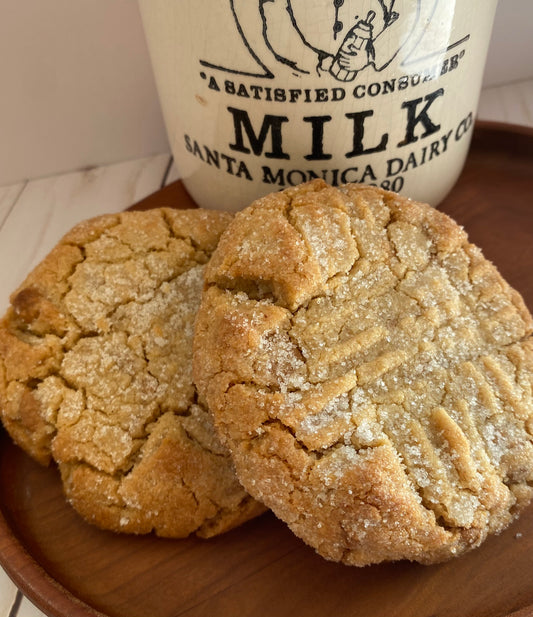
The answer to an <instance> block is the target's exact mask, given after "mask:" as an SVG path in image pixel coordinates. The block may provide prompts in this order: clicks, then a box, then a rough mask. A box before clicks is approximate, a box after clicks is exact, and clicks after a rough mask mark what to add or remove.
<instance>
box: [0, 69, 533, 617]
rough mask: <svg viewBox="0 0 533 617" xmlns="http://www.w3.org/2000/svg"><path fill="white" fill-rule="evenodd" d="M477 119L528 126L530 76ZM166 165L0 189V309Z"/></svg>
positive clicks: (166, 171) (498, 93)
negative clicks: (58, 252)
mask: <svg viewBox="0 0 533 617" xmlns="http://www.w3.org/2000/svg"><path fill="white" fill-rule="evenodd" d="M479 118H480V119H484V120H492V121H501V122H507V123H512V124H521V125H525V126H530V127H532V128H533V79H532V80H529V81H525V82H517V83H514V84H510V85H507V86H498V87H493V88H489V89H486V90H484V91H483V92H482V96H481V100H480V106H479ZM170 163H171V157H170V155H166V154H164V155H158V156H154V157H149V158H143V159H138V160H134V161H127V162H124V163H119V164H115V165H109V166H103V167H98V168H94V169H89V170H84V171H78V172H73V173H69V174H64V175H60V176H55V177H50V178H42V179H36V180H32V181H28V182H23V183H19V184H13V185H10V186H5V187H0V264H1V267H0V312H2V313H3V312H4V310H5V307H6V306H7V303H8V298H9V294H10V293H11V291H13V289H14V288H15V287H16V286H17V285H18V284H19V283H20V282H21V281H22V279H23V277H24V276H25V274H26V273H27V272H28V271H29V270H30V269H31V268H32V267H33V266H34V265H35V264H36V263H37V262H38V261H39V260H41V259H42V257H43V256H44V255H45V254H46V253H47V252H48V251H49V250H50V249H51V248H52V246H53V245H54V244H55V243H56V242H57V240H58V239H59V238H60V237H61V235H62V234H63V233H65V232H66V231H67V230H68V229H69V228H70V227H72V225H74V224H75V223H77V222H79V221H81V220H83V219H85V218H89V217H91V216H96V215H98V214H102V213H104V212H117V211H120V210H123V209H125V208H126V207H128V206H129V205H131V204H132V203H134V202H136V201H138V200H140V199H142V198H143V197H144V196H146V195H148V194H150V193H152V192H154V191H156V190H158V189H159V188H161V187H162V186H164V185H165V184H166V183H169V182H171V181H173V180H175V179H176V178H177V172H176V170H175V169H174V168H173V167H170V168H169V165H170ZM532 171H533V170H532ZM14 256H15V257H14ZM17 616H18V617H43V613H41V611H40V610H39V609H38V608H36V607H35V606H34V605H33V604H32V603H31V602H29V601H28V600H27V599H26V598H24V597H23V596H22V594H21V593H20V592H19V591H18V590H17V589H16V587H15V586H14V585H13V583H12V582H11V580H10V579H9V578H8V576H7V575H6V574H5V573H4V571H3V570H2V569H1V568H0V617H17ZM54 617H56V616H54ZM57 617H63V616H57ZM132 617H134V616H132ZM154 617H156V616H154Z"/></svg>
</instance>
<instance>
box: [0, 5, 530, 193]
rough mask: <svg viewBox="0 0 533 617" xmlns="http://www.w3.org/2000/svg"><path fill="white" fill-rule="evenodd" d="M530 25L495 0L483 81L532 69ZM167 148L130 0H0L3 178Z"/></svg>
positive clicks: (520, 12)
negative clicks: (493, 24) (494, 21)
mask: <svg viewBox="0 0 533 617" xmlns="http://www.w3.org/2000/svg"><path fill="white" fill-rule="evenodd" d="M199 1H202V0H199ZM459 1H461V2H468V1H469V0H459ZM532 26H533V0H500V4H499V7H498V11H497V15H496V23H495V28H494V33H493V37H492V41H491V47H490V51H489V56H488V61H487V68H486V73H485V80H484V84H485V86H493V85H499V84H502V83H509V82H512V81H517V80H521V79H527V78H532V77H533V34H532V29H533V28H532ZM168 151H169V147H168V143H167V140H166V136H165V131H164V126H163V121H162V118H161V114H160V110H159V104H158V101H157V94H156V91H155V85H154V81H153V78H152V74H151V69H150V63H149V58H148V52H147V49H146V44H145V41H144V36H143V31H142V25H141V22H140V18H139V13H138V9H137V4H136V1H135V0H0V186H3V185H6V184H10V183H14V182H18V181H20V180H23V179H26V178H35V177H41V176H46V175H50V174H55V173H59V172H63V171H69V170H73V169H79V168H82V167H87V166H92V165H100V164H106V163H112V162H115V161H121V160H126V159H132V158H139V157H143V156H148V155H151V154H155V153H160V152H168Z"/></svg>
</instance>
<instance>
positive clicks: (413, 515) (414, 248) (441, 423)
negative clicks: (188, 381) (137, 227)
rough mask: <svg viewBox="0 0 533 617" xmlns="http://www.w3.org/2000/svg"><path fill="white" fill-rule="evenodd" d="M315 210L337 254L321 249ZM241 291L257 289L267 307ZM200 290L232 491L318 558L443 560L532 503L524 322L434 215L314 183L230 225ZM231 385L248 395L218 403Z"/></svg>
mask: <svg viewBox="0 0 533 617" xmlns="http://www.w3.org/2000/svg"><path fill="white" fill-rule="evenodd" d="M325 212H326V213H327V214H329V213H335V216H334V219H335V225H333V226H332V228H333V230H334V231H332V233H333V234H337V235H338V236H340V238H341V239H339V240H338V241H337V243H336V245H337V246H341V245H342V246H344V247H345V249H346V250H347V251H348V253H349V255H348V256H347V255H346V254H344V253H343V252H342V251H336V250H334V251H332V252H331V253H330V252H328V251H327V246H328V236H327V234H324V233H322V228H323V226H324V224H325V223H324V221H327V220H328V218H327V216H324V213H325ZM295 213H298V214H295ZM295 220H299V221H300V224H299V226H298V228H297V229H296V227H295V225H294V221H295ZM259 228H261V230H262V231H261V234H262V236H263V237H266V240H263V245H262V246H261V249H260V250H259V249H258V247H257V246H256V244H255V240H254V239H255V236H256V235H257V230H258V229H259ZM330 231H331V230H330ZM349 237H351V238H352V241H351V242H350V240H349ZM289 238H290V239H291V240H293V239H294V238H296V240H297V241H292V242H291V245H290V246H289V243H288V240H287V239H289ZM321 238H322V239H323V240H322V244H321V240H320V239H321ZM345 238H346V239H345ZM348 247H351V249H350V248H348ZM267 249H269V250H267ZM239 280H249V281H252V282H254V283H256V284H257V285H261V284H263V281H265V280H266V281H268V284H269V287H270V289H271V290H272V294H273V298H253V297H251V298H250V297H249V296H248V295H247V293H246V289H245V288H242V287H241V288H239V287H235V286H234V285H233V284H232V283H233V282H235V281H239ZM207 281H208V284H209V285H210V287H209V289H208V291H207V294H206V295H205V296H204V303H205V304H204V306H202V308H201V310H200V319H199V322H198V323H199V325H198V327H197V336H198V337H199V343H198V345H197V346H196V349H197V354H198V356H200V357H201V358H202V359H203V362H202V363H200V362H198V365H197V366H198V370H197V381H198V384H199V387H200V390H201V392H202V393H204V394H205V395H206V396H207V399H208V403H209V404H210V407H211V408H212V410H213V411H214V414H215V417H216V419H217V422H218V424H219V427H220V428H221V430H222V432H223V434H224V435H225V439H226V441H227V442H228V443H229V445H230V447H231V448H232V451H233V454H234V458H235V460H236V461H237V470H238V474H239V477H240V479H241V481H242V482H243V484H244V485H245V486H246V487H247V488H248V489H249V490H250V492H251V493H252V494H254V495H255V496H258V497H259V498H261V499H265V502H266V503H267V505H269V506H270V507H271V508H273V509H274V511H275V512H276V513H277V514H278V515H279V516H281V518H283V519H284V520H286V521H287V522H289V524H290V525H291V526H292V528H293V530H294V531H296V533H297V534H298V535H300V536H301V537H303V538H304V539H307V541H309V542H310V543H311V544H312V545H313V546H315V548H317V549H318V550H319V552H321V553H322V554H324V555H325V556H327V557H329V558H332V559H339V558H340V559H345V560H347V561H348V562H349V563H356V564H361V563H365V562H368V561H372V560H377V561H379V560H381V559H383V558H384V559H387V558H401V557H407V558H414V559H419V560H421V561H438V560H441V559H444V558H447V557H449V556H451V555H453V554H457V553H460V552H462V551H463V550H465V549H466V548H468V547H473V546H477V545H479V543H480V542H481V541H483V539H484V538H485V537H486V535H487V534H488V533H492V532H497V531H499V530H501V529H502V528H504V527H506V526H507V525H508V524H509V522H510V521H511V520H512V518H513V516H514V515H515V513H516V512H517V511H518V510H520V509H521V508H522V507H523V506H524V505H525V504H526V503H527V501H528V500H529V498H530V495H531V492H532V479H533V478H532V474H533V443H532V441H533V439H532V433H533V426H532V419H531V415H532V402H531V367H532V356H533V345H532V343H531V332H532V321H531V316H530V315H529V313H528V311H527V309H526V308H525V305H524V304H523V301H522V299H521V298H520V297H519V295H518V294H517V293H516V292H514V291H513V290H512V289H511V288H510V287H509V286H508V285H507V284H506V283H505V281H503V279H502V278H501V276H500V275H499V274H498V272H497V271H496V269H495V268H494V267H493V266H492V265H491V264H490V263H488V262H487V261H486V260H485V259H484V258H483V256H482V254H481V252H480V251H479V249H477V248H476V247H474V246H473V245H471V244H469V243H468V240H467V237H466V234H465V232H464V231H463V230H462V229H461V228H460V227H459V226H458V225H456V224H455V223H454V222H453V221H451V220H450V219H448V218H447V217H446V216H445V215H443V214H442V213H439V212H437V211H435V210H432V209H430V208H429V207H427V206H423V205H421V204H416V203H414V202H410V201H408V200H403V199H401V198H398V197H396V196H394V195H392V194H386V193H384V192H382V191H379V190H376V191H374V190H373V189H370V188H365V187H359V188H355V187H347V188H345V189H341V191H336V190H335V189H330V188H328V187H326V186H325V185H324V184H323V183H321V182H320V181H317V182H314V183H309V184H308V185H304V187H303V188H299V189H289V190H288V191H285V192H284V193H278V194H276V195H274V196H270V197H267V198H264V199H262V200H259V201H258V202H256V204H254V205H253V206H252V207H251V208H248V209H247V210H246V211H245V212H244V213H242V214H240V215H237V216H236V218H235V221H234V223H233V224H232V225H231V227H230V230H229V232H228V233H227V234H226V235H225V236H224V237H223V238H222V240H221V243H220V245H219V247H218V249H217V251H216V252H215V254H214V256H213V258H212V260H211V263H210V265H208V269H207ZM228 281H229V283H227V282H228ZM206 315H209V319H211V320H212V322H211V323H207V321H203V320H202V316H206ZM204 319H205V317H204ZM216 346H218V347H219V349H220V351H218V352H217V351H216ZM206 347H207V349H209V353H211V354H213V356H214V358H212V359H206V358H205V355H204V354H203V352H202V349H204V348H206ZM237 351H238V352H239V353H244V358H243V357H242V356H241V357H240V358H238V359H237V355H238V353H237ZM269 369H270V370H269ZM272 369H275V370H272ZM230 375H231V380H232V381H233V383H235V382H243V384H246V385H243V386H242V387H240V388H232V389H230V390H227V389H226V386H225V384H226V383H228V381H227V380H228V379H230ZM348 376H349V378H348ZM480 376H481V377H480ZM343 379H345V380H346V379H347V381H346V383H345V386H346V387H344V388H340V389H339V390H337V389H335V388H331V386H328V384H333V383H339V381H338V380H343ZM208 382H211V383H210V384H209V383H208ZM325 390H328V391H329V396H325V395H324V393H325ZM270 418H277V419H278V420H280V423H275V424H272V423H269V422H268V420H269V419H270ZM283 426H285V427H287V430H284V429H283ZM255 435H259V437H260V439H255V438H254V436H255ZM293 435H294V437H293ZM297 443H301V444H304V445H305V446H306V448H307V449H309V450H315V451H317V452H320V453H321V456H320V458H319V459H316V457H310V456H308V455H307V454H306V452H305V449H301V448H296V444H297ZM299 476H300V477H301V481H300V480H298V477H299ZM274 478H276V480H274ZM310 478H314V480H313V481H314V482H315V484H312V482H311V480H310ZM295 479H296V480H295ZM303 479H305V481H304V480H303ZM276 483H277V484H278V485H279V486H276ZM321 487H322V488H321ZM324 487H325V490H324ZM350 491H351V493H350ZM352 493H353V494H352ZM297 503H299V504H300V506H299V508H300V510H299V514H298V516H296V512H295V509H296V505H295V504H297ZM376 508H377V510H376ZM302 509H303V510H304V512H305V514H304V520H303V521H302V516H301V511H302ZM339 512H341V513H342V514H340V515H339V514H338V513H339ZM365 512H367V515H365ZM399 513H401V514H399ZM339 517H343V518H342V520H338V519H339ZM402 517H403V518H404V520H402ZM404 523H405V524H404ZM380 534H381V537H380ZM410 534H411V535H410ZM417 534H418V535H417ZM365 537H366V538H368V544H366V545H365ZM392 537H394V538H395V539H394V541H393V540H392V539H391V538H392ZM371 543H372V548H369V547H370V546H371ZM346 544H348V547H346ZM387 545H389V546H390V547H392V548H387ZM395 547H397V548H395ZM346 548H348V549H349V550H346ZM387 551H389V552H387ZM390 551H392V556H391V553H390ZM394 551H396V552H394Z"/></svg>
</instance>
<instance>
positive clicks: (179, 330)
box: [0, 208, 264, 537]
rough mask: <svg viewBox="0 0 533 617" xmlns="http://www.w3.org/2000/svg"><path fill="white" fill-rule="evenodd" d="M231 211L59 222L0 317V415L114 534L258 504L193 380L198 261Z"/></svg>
mask: <svg viewBox="0 0 533 617" xmlns="http://www.w3.org/2000/svg"><path fill="white" fill-rule="evenodd" d="M230 219H231V216H230V215H227V214H224V213H216V212H209V211H203V210H172V209H165V208H161V209H157V210H151V211H147V212H125V213H121V214H117V215H107V216H101V217H98V218H95V219H92V220H89V221H86V222H83V223H81V224H79V225H77V226H76V227H75V228H74V229H72V230H71V231H70V232H69V233H68V234H67V235H66V236H65V237H64V238H63V239H62V240H61V241H60V242H59V244H58V245H57V246H56V247H55V248H54V249H53V250H52V251H51V253H50V254H49V255H48V256H47V257H46V258H45V259H44V260H43V261H42V263H41V264H40V265H38V266H37V268H36V269H35V270H34V271H33V272H32V273H31V274H30V275H29V276H28V277H27V279H26V280H25V281H24V283H23V284H22V285H21V287H20V288H19V289H18V290H17V291H16V292H15V293H14V294H13V295H12V297H11V307H10V308H9V310H8V312H7V314H6V316H5V317H4V319H3V320H2V322H1V324H0V414H1V417H2V421H3V424H4V426H5V428H6V429H7V431H8V432H9V433H10V435H11V436H12V438H13V439H14V441H15V442H17V443H18V444H19V445H20V446H21V447H22V448H23V449H25V450H26V451H27V452H28V453H29V454H30V455H31V456H32V457H33V458H35V459H36V460H38V461H39V462H41V463H42V464H48V463H49V462H50V461H51V460H55V461H56V462H57V464H58V467H59V470H60V473H61V478H62V482H63V486H64V492H65V494H66V497H67V498H68V500H69V501H70V503H71V504H72V505H73V506H74V508H75V509H76V510H77V511H78V512H79V513H80V514H81V515H82V516H83V517H84V518H86V519H87V520H89V521H90V522H92V523H94V524H96V525H98V526H100V527H102V528H105V529H111V530H113V531H121V532H128V533H148V532H151V531H154V532H155V533H156V534H158V535H160V536H167V537H184V536H187V535H189V534H190V533H193V532H196V533H197V534H198V535H200V536H203V537H209V536H212V535H215V534H218V533H221V532H223V531H226V530H227V529H230V528H231V527H234V526H236V525H238V524H239V523H241V522H244V521H245V520H247V519H249V518H251V517H253V516H255V515H257V514H258V513H260V512H262V511H263V510H264V508H263V506H261V505H259V504H258V503H257V502H255V501H254V500H253V499H252V498H251V497H249V496H248V495H247V493H245V491H244V490H243V488H242V487H241V485H240V483H239V482H238V480H237V478H236V476H235V472H234V469H233V465H232V462H231V459H230V457H229V455H228V452H227V450H226V448H224V447H223V446H222V445H221V444H220V441H219V440H218V439H217V437H216V435H215V431H214V427H213V424H212V421H211V418H210V416H209V414H208V412H207V410H206V408H205V407H204V406H203V405H202V404H201V403H200V402H198V400H197V393H196V389H195V387H194V385H193V382H192V374H191V372H192V371H191V357H192V336H193V322H194V319H195V315H196V311H197V307H198V305H199V302H200V296H201V291H202V285H203V272H204V268H205V264H206V263H207V261H208V259H209V257H210V255H211V253H212V251H213V250H214V248H215V246H216V244H217V242H218V239H219V236H220V234H221V233H222V231H223V230H224V229H225V227H226V225H227V224H228V222H229V220H230Z"/></svg>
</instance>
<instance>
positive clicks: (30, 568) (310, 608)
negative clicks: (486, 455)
mask: <svg viewBox="0 0 533 617" xmlns="http://www.w3.org/2000/svg"><path fill="white" fill-rule="evenodd" d="M159 205H177V206H178V207H184V206H190V205H191V201H190V199H189V197H188V196H187V194H186V193H185V192H184V189H183V186H182V185H181V184H180V183H179V182H178V183H174V184H172V185H169V186H168V187H166V188H165V189H163V190H162V191H159V192H158V193H156V194H154V195H152V196H150V197H149V198H148V199H146V200H144V201H143V202H141V203H140V204H138V205H137V206H136V207H139V208H150V207H154V206H159ZM441 207H442V209H443V210H445V211H446V212H448V213H450V214H452V215H453V216H454V217H455V218H456V219H457V220H458V221H459V222H461V223H462V224H463V225H464V226H465V227H466V229H467V230H468V231H469V233H470V236H471V239H472V240H473V241H474V242H476V243H477V244H479V245H480V246H481V247H483V249H484V252H485V254H486V255H487V256H488V257H489V258H491V259H492V260H493V261H494V262H495V263H496V264H497V265H498V266H499V268H500V270H501V271H502V273H503V274H504V276H506V277H507V279H508V280H509V281H510V282H511V284H512V285H513V286H515V287H516V288H517V289H518V290H519V291H520V292H521V293H522V294H523V295H524V297H525V299H526V302H527V303H528V305H529V306H530V307H533V131H531V130H527V129H520V128H517V127H510V126H509V125H494V124H479V125H477V127H476V131H475V136H474V140H473V143H472V149H471V152H470V155H469V158H468V162H467V165H466V167H465V170H464V173H463V174H462V176H461V178H460V180H459V182H458V184H457V185H456V187H455V188H454V190H453V191H452V193H451V194H450V195H449V197H448V198H447V199H446V201H445V202H444V204H442V206H441ZM0 563H1V564H2V565H3V567H4V568H5V569H6V571H7V572H8V574H9V575H10V576H11V577H12V579H13V580H14V581H15V583H16V584H17V585H19V587H20V588H21V589H22V591H23V592H24V593H25V594H26V595H27V596H28V597H29V598H30V599H31V600H32V601H33V602H34V603H35V604H36V605H37V606H38V607H39V608H40V609H41V610H42V611H44V612H45V613H47V614H48V615H50V616H54V617H90V616H92V617H94V616H95V615H99V614H103V615H106V616H107V617H171V616H172V617H177V616H178V615H180V616H188V617H193V616H202V617H205V616H206V615H208V616H209V617H218V616H229V615H232V616H233V615H239V616H240V617H246V616H250V617H252V616H253V617H262V616H265V617H266V616H268V617H273V616H275V617H284V616H291V617H292V616H294V615H305V617H314V616H317V617H318V616H320V617H323V616H324V615H335V616H336V617H344V616H346V617H347V616H350V617H354V616H356V615H361V616H364V617H377V616H383V617H391V616H394V617H404V616H410V617H411V616H414V615H416V616H417V617H430V616H431V617H437V616H439V617H501V616H509V615H513V617H525V616H526V615H529V616H533V505H532V506H531V507H530V508H529V509H528V510H526V511H525V513H524V514H523V515H522V517H521V518H520V519H519V521H517V522H516V523H515V524H514V525H513V526H512V527H511V528H509V529H508V530H507V531H505V532H504V533H502V534H501V535H500V536H496V537H493V538H491V539H489V540H488V541H487V542H486V543H485V544H484V545H483V546H482V547H481V548H480V549H477V550H475V551H473V552H471V553H469V554H467V555H465V556H463V557H461V558H459V559H457V560H454V561H451V562H448V563H445V564H442V565H437V566H430V567H427V566H420V565H417V564H411V563H397V564H386V565H380V566H372V567H367V568H363V569H358V568H351V567H347V566H342V565H338V564H334V563H329V562H327V561H325V560H323V559H322V558H320V557H318V556H317V555H316V554H315V553H314V552H313V550H311V549H310V548H308V547H306V546H305V545H304V544H303V543H301V542H300V541H299V540H298V539H297V538H295V537H294V536H293V535H292V534H291V532H290V531H288V529H287V528H286V527H285V525H284V524H283V523H281V522H280V521H278V520H276V518H275V517H274V516H273V515H272V514H270V513H268V514H265V515H264V516H262V517H261V518H259V519H256V520H254V521H251V522H249V523H247V524H246V525H244V526H243V527H241V528H240V529H236V530H234V531H232V532H230V533H228V534H226V535H223V536H221V537H218V538H215V539H212V540H208V541H206V540H198V539H196V538H191V539H187V540H162V539H157V538H155V537H152V536H148V537H131V536H120V535H114V534H112V533H107V532H103V531H100V530H98V529H96V528H93V527H91V526H89V525H87V524H86V523H84V522H83V521H82V520H81V519H80V518H79V517H78V516H77V515H76V514H75V512H74V511H73V510H72V509H71V508H70V507H69V506H68V505H67V504H66V503H65V501H64V499H63V496H62V493H61V486H60V483H59V479H58V475H57V472H56V470H55V469H54V468H53V467H52V468H49V469H43V468H41V467H39V466H38V465H37V464H35V463H34V462H33V461H31V460H30V459H29V458H28V457H27V456H26V455H24V454H23V453H22V452H21V451H20V450H19V449H18V448H16V447H15V446H13V445H12V444H11V442H10V440H9V438H8V437H7V436H6V434H5V433H4V432H1V434H0Z"/></svg>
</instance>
